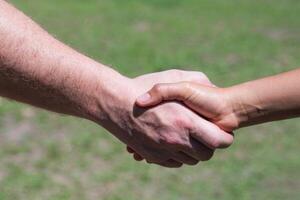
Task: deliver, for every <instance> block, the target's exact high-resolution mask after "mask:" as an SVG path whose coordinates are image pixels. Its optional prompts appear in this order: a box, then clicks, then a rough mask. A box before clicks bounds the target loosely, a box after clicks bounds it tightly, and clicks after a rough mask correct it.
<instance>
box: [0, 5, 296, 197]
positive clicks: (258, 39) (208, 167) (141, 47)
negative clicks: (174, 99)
mask: <svg viewBox="0 0 300 200" xmlns="http://www.w3.org/2000/svg"><path fill="white" fill-rule="evenodd" d="M11 2H12V3H14V4H15V5H16V6H17V7H18V8H20V9H21V10H23V11H24V12H25V13H26V14H28V15H29V16H31V17H32V18H33V19H34V20H36V21H37V22H39V23H40V24H41V25H42V26H43V27H44V28H46V29H47V30H48V31H49V32H50V33H51V34H53V35H54V36H56V37H57V38H59V39H60V40H62V41H64V42H65V43H67V44H69V45H70V46H72V47H74V48H75V49H78V50H79V51H81V52H83V53H85V54H87V55H89V56H91V57H92V58H94V59H97V60H100V61H101V62H103V63H105V64H108V65H111V66H114V68H115V69H117V70H119V71H120V72H122V73H123V74H125V75H128V76H130V77H134V76H137V75H141V74H144V73H149V72H153V71H161V70H166V69H171V68H179V69H186V70H199V71H203V72H204V73H206V74H207V75H208V76H209V77H210V78H211V80H212V81H213V82H214V83H215V84H217V85H220V86H229V85H232V84H236V83H239V82H242V81H247V80H251V79H255V78H259V77H262V76H266V75H271V74H275V73H279V72H283V71H287V70H289V69H293V68H295V67H297V66H299V63H300V1H298V0H284V1H282V0H201V1H200V0H184V1H183V0H43V1H42V0H12V1H11ZM0 117H1V118H0V199H1V200H2V199H3V200H6V199H7V200H16V199H30V200H35V199H36V200H38V199H45V200H47V199H57V200H64V199H72V200H73V199H74V200H81V199H88V200H94V199H103V200H108V199H109V200H117V199H133V200H135V199H136V200H139V199H143V200H152V199H159V200H177V199H178V200H179V199H180V200H181V199H189V200H194V199H195V200H196V199H197V200H199V199H226V200H235V199H236V200H247V199H249V200H250V199H272V200H274V199H280V200H281V199H285V200H288V199H293V200H294V199H300V170H299V168H300V156H299V140H300V123H299V120H298V119H295V120H288V121H282V122H276V123H270V124H264V125H260V126H256V127H251V128H247V129H242V130H239V131H237V132H236V140H235V144H234V145H233V146H232V147H231V148H229V149H228V150H225V151H218V152H217V153H216V155H215V157H214V158H213V160H211V161H210V162H206V163H201V164H199V165H198V166H195V167H183V168H181V169H176V170H174V169H164V168H161V167H157V166H153V165H146V164H144V163H137V162H135V161H133V159H132V158H131V157H130V155H128V154H127V153H126V151H125V148H124V145H123V144H120V143H119V142H118V141H117V140H116V139H115V138H114V137H113V136H111V135H110V134H109V133H107V132H106V131H105V130H103V129H102V128H100V127H98V126H97V125H95V124H93V123H90V122H87V121H83V120H80V119H75V118H72V117H65V116H60V115H57V114H53V113H48V112H45V111H42V110H38V109H35V108H32V107H29V106H26V105H21V104H17V103H14V102H11V101H8V100H5V99H0Z"/></svg>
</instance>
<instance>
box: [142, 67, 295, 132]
mask: <svg viewBox="0 0 300 200" xmlns="http://www.w3.org/2000/svg"><path fill="white" fill-rule="evenodd" d="M299 81H300V69H296V70H293V71H290V72H286V73H282V74H279V75H275V76H270V77H266V78H263V79H259V80H254V81H250V82H247V83H243V84H239V85H236V86H233V87H229V88H214V87H206V86H203V85H200V84H195V83H190V82H184V83H174V84H158V85H156V87H154V88H153V89H152V90H150V92H149V93H147V94H146V95H144V96H142V97H141V98H139V99H138V101H137V103H138V104H139V105H140V106H150V105H152V106H153V105H156V104H158V103H160V102H161V101H163V100H180V101H183V102H184V103H185V104H186V105H187V106H189V107H191V108H192V109H194V110H195V111H197V112H198V113H200V114H202V115H204V116H205V117H207V118H208V119H210V120H211V121H213V122H214V123H216V124H217V125H219V126H220V127H221V128H223V129H224V130H227V131H232V130H234V129H237V128H240V127H245V126H250V125H254V124H260V123H264V122H269V121H275V120H282V119H288V118H294V117H299V116H300V84H299Z"/></svg>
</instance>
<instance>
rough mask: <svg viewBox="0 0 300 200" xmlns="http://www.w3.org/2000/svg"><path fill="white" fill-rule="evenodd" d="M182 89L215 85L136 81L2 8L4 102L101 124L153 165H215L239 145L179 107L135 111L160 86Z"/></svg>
mask: <svg viewBox="0 0 300 200" xmlns="http://www.w3.org/2000/svg"><path fill="white" fill-rule="evenodd" d="M178 81H195V82H199V83H209V81H208V79H207V78H206V76H204V75H203V74H202V73H199V72H183V71H178V70H177V71H176V70H175V71H174V70H173V71H167V72H161V73H155V74H149V75H144V76H141V77H137V78H135V79H129V78H127V77H124V76H122V75H120V74H119V73H117V72H116V71H114V70H112V69H110V68H109V67H106V66H104V65H102V64H100V63H97V62H95V61H94V60H92V59H90V58H88V57H86V56H84V55H82V54H80V53H78V52H76V51H74V50H73V49H71V48H70V47H68V46H66V45H64V44H62V43H61V42H59V41H58V40H56V39H55V38H53V37H52V36H50V35H49V34H48V33H47V32H46V31H44V30H43V29H42V28H40V27H39V26H38V25H37V24H36V23H34V22H33V21H32V20H31V19H30V18H28V17H27V16H25V15H24V14H23V13H21V12H20V11H18V10H17V9H15V8H14V7H13V6H11V5H9V4H8V3H6V2H5V1H3V0H0V95H1V96H4V97H7V98H10V99H14V100H17V101H21V102H24V103H28V104H31V105H34V106H38V107H41V108H44V109H48V110H51V111H55V112H58V113H64V114H69V115H73V116H78V117H82V118H86V119H89V120H93V121H95V122H96V123H98V124H100V125H101V126H103V127H104V128H106V129H107V130H109V131H110V132H111V133H112V134H113V135H114V136H116V137H117V138H118V139H119V140H121V141H122V142H124V143H125V144H127V145H128V146H129V147H131V148H132V149H133V150H135V151H136V152H138V153H139V154H140V155H141V156H142V157H143V158H146V160H147V161H148V162H151V163H156V164H159V165H162V166H166V167H180V166H181V165H182V163H185V164H196V163H197V162H199V161H200V160H208V159H210V158H211V157H212V155H213V152H214V149H215V148H219V147H224V146H228V143H231V142H232V139H233V138H232V135H231V134H228V133H226V132H224V131H223V130H221V129H220V128H219V127H217V126H216V125H214V124H212V123H210V122H209V121H207V120H205V119H202V118H200V117H199V116H198V115H196V114H195V113H194V112H192V111H191V110H189V109H188V108H186V107H184V106H182V105H179V104H176V103H167V104H164V105H160V106H157V107H155V108H152V109H149V110H141V109H138V108H136V107H135V99H136V98H137V97H138V95H140V94H142V93H144V92H146V90H147V89H150V88H151V87H152V86H153V85H154V84H155V83H157V82H165V83H170V82H178ZM216 135H222V136H223V137H221V138H219V137H218V138H217V137H215V136H216ZM204 136H205V137H204Z"/></svg>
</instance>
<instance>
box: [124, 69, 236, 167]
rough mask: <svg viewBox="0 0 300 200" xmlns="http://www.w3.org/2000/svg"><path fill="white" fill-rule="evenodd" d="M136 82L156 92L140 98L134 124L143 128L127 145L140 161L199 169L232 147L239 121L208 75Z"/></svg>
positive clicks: (174, 74) (173, 74)
mask: <svg viewBox="0 0 300 200" xmlns="http://www.w3.org/2000/svg"><path fill="white" fill-rule="evenodd" d="M134 81H135V82H136V83H138V84H141V85H146V86H147V87H146V88H148V89H149V88H151V87H152V89H150V91H148V92H146V93H145V94H144V95H142V96H140V97H138V98H137V99H135V100H136V101H135V102H134V103H135V106H134V109H133V113H134V114H133V120H134V121H135V122H134V124H138V127H139V128H138V129H134V131H132V132H131V133H132V134H133V138H134V139H133V140H130V141H129V142H125V143H127V144H128V147H127V150H128V151H129V152H130V153H133V155H134V158H135V159H136V160H138V161H141V160H144V159H145V160H146V161H147V162H148V163H155V164H158V165H161V166H165V167H180V166H182V165H183V164H188V165H195V164H197V163H198V162H199V161H206V160H209V159H211V157H212V156H213V153H214V151H215V150H216V149H218V148H226V147H228V146H230V145H231V144H232V142H233V133H232V131H233V130H234V128H235V126H236V118H235V116H234V115H233V114H232V112H231V109H232V108H231V106H230V105H229V103H230V101H229V100H230V97H229V96H227V95H226V91H224V90H223V89H220V88H217V87H215V86H213V85H212V84H211V83H210V81H209V80H208V78H207V77H206V76H205V75H204V74H203V73H200V72H185V71H179V70H171V71H166V72H161V73H155V74H151V75H145V76H142V77H138V78H136V79H135V80H134ZM129 129H130V128H129ZM145 132H146V134H145ZM132 141H134V142H132Z"/></svg>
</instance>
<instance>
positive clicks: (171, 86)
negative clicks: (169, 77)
mask: <svg viewBox="0 0 300 200" xmlns="http://www.w3.org/2000/svg"><path fill="white" fill-rule="evenodd" d="M191 87H193V84H192V83H189V82H179V83H162V84H156V85H155V86H154V87H153V88H152V89H151V90H150V91H148V92H147V93H146V94H144V95H142V96H140V97H138V98H137V100H136V103H137V105H139V106H142V107H145V106H154V105H157V104H159V103H161V102H162V101H167V100H179V101H180V100H181V101H184V100H186V99H188V98H189V97H190V96H191V95H192V94H193V93H192V90H191Z"/></svg>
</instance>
